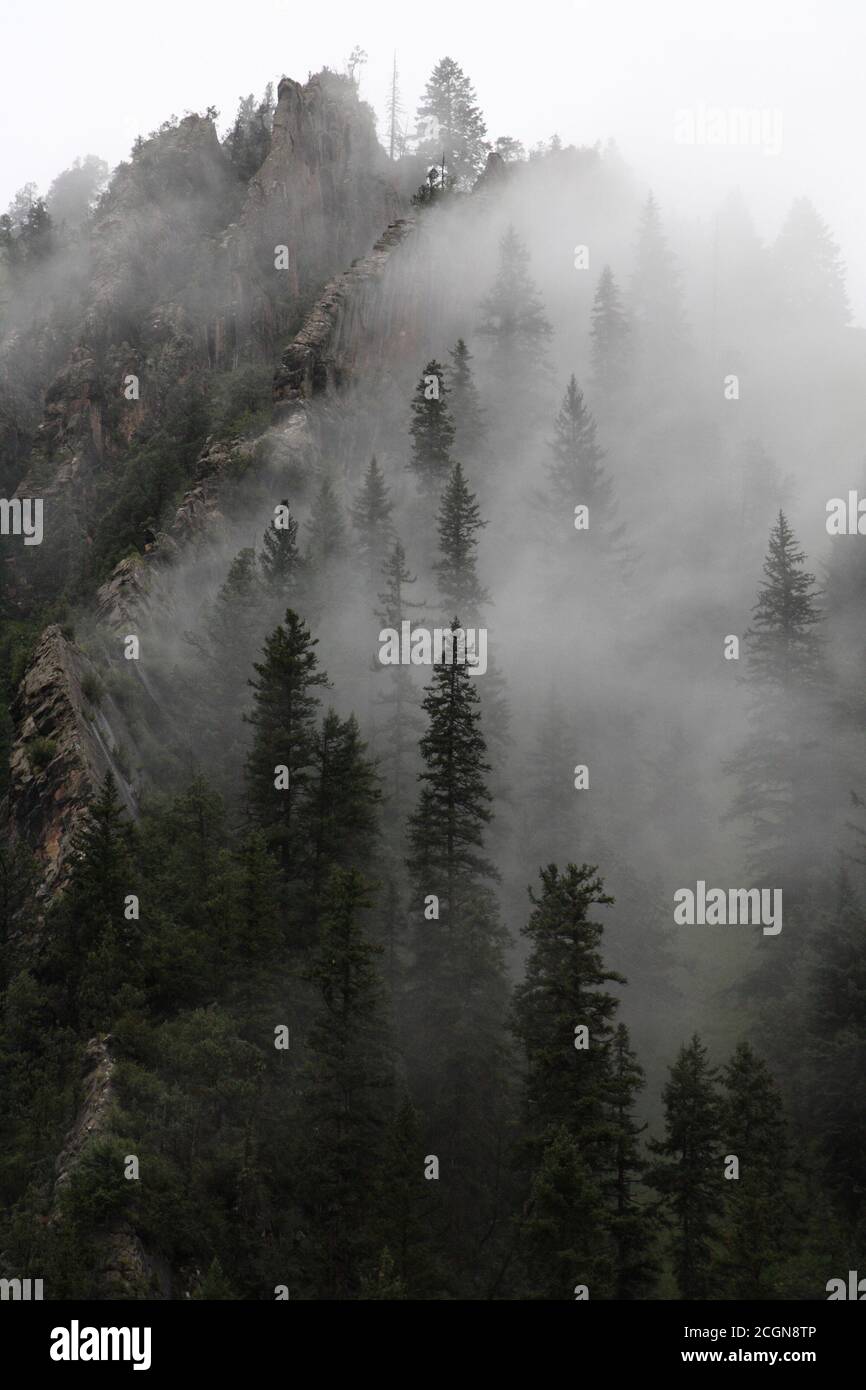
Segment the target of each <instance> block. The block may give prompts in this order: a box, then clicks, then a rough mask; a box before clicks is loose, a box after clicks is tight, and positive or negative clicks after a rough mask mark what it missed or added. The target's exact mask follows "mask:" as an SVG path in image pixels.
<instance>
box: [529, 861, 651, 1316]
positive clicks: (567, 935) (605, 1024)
mask: <svg viewBox="0 0 866 1390" xmlns="http://www.w3.org/2000/svg"><path fill="white" fill-rule="evenodd" d="M540 876H541V884H542V891H541V895H540V896H539V897H536V896H535V894H534V893H533V892H532V891H530V898H531V901H532V903H533V905H534V907H533V912H532V915H531V916H530V919H529V922H528V923H527V924H526V926H525V927H523V928H522V932H523V934H524V935H525V936H527V937H528V938H529V940H530V942H531V949H530V954H529V959H528V961H527V965H526V974H525V978H524V980H523V981H522V982H521V983H520V984H519V985H518V986H517V987H516V989H515V991H514V1007H513V1024H512V1026H513V1029H514V1031H515V1033H516V1035H517V1037H518V1038H519V1039H520V1041H521V1043H522V1045H523V1048H524V1051H525V1054H526V1070H525V1075H524V1082H523V1117H522V1127H521V1135H520V1153H521V1155H522V1162H523V1165H524V1167H525V1169H526V1178H525V1181H526V1183H527V1185H528V1188H529V1193H530V1196H529V1203H528V1211H529V1212H530V1216H529V1217H528V1218H527V1219H526V1220H524V1221H522V1222H521V1223H520V1226H519V1230H520V1233H521V1243H524V1242H526V1250H525V1256H526V1261H527V1272H528V1274H529V1276H530V1279H531V1280H532V1281H535V1280H536V1279H537V1278H538V1277H539V1272H540V1266H541V1265H542V1264H543V1263H544V1259H545V1258H546V1259H548V1260H549V1261H550V1270H551V1275H553V1274H554V1272H555V1285H553V1286H551V1287H556V1288H558V1289H559V1292H558V1293H553V1292H550V1293H548V1294H547V1295H546V1296H548V1297H557V1298H566V1297H569V1296H570V1293H569V1289H570V1285H566V1286H565V1287H563V1284H562V1280H563V1278H564V1277H565V1276H566V1275H567V1274H568V1268H567V1267H561V1268H560V1267H558V1256H557V1250H560V1251H561V1250H566V1251H568V1256H569V1258H570V1259H575V1258H577V1255H576V1253H575V1252H576V1251H577V1252H579V1260H578V1264H577V1265H576V1266H575V1267H574V1268H573V1269H572V1270H571V1273H572V1274H573V1279H572V1282H574V1281H575V1280H576V1281H577V1282H580V1283H586V1284H588V1285H590V1296H591V1297H593V1298H598V1297H602V1298H604V1297H618V1298H632V1297H636V1296H639V1295H640V1294H641V1293H643V1292H645V1291H646V1287H647V1284H648V1282H649V1280H650V1279H651V1277H652V1274H653V1264H652V1259H651V1255H650V1245H651V1237H652V1226H651V1221H650V1218H649V1217H648V1214H647V1212H646V1210H645V1209H644V1208H642V1207H641V1206H639V1204H638V1202H637V1200H636V1197H635V1194H634V1186H635V1183H636V1179H637V1175H638V1173H639V1172H640V1171H641V1160H640V1155H639V1146H638V1135H639V1133H640V1129H639V1127H638V1125H637V1124H636V1122H635V1121H634V1120H633V1118H632V1110H633V1106H634V1099H635V1095H636V1093H637V1091H638V1090H639V1088H640V1086H641V1085H642V1080H643V1075H642V1072H641V1070H640V1067H638V1065H637V1062H636V1060H635V1058H634V1054H633V1053H632V1052H631V1050H630V1048H629V1044H628V1033H627V1031H626V1030H625V1028H624V1027H623V1026H622V1025H620V1026H619V1027H618V1028H616V1029H614V1023H613V1019H614V1015H615V1013H616V1010H617V1007H618V1002H617V999H616V998H615V996H614V995H613V994H611V993H610V992H609V991H608V990H606V989H605V985H607V984H609V983H611V984H614V983H619V984H623V983H625V981H624V979H623V976H621V975H619V974H617V973H615V972H613V971H609V970H607V968H606V967H605V965H604V962H603V960H602V956H601V950H600V947H601V938H602V932H603V929H602V926H601V924H600V923H598V922H594V921H592V920H591V919H590V918H589V916H588V913H589V911H590V910H591V909H592V908H593V907H594V906H607V905H610V904H611V903H612V902H613V899H612V898H611V897H609V896H608V895H607V894H605V893H604V891H603V883H602V880H601V879H600V878H599V877H598V876H597V874H596V870H595V868H594V867H592V866H590V865H587V864H583V865H581V867H580V868H578V867H577V866H576V865H575V864H569V865H568V866H567V868H566V870H565V872H564V873H560V872H559V870H558V869H557V867H556V865H555V864H550V865H548V866H547V868H546V869H542V870H541V871H540ZM584 1028H585V1029H586V1030H587V1032H586V1034H585V1035H584V1034H583V1033H582V1032H579V1031H578V1030H582V1029H584ZM584 1043H585V1046H584V1045H583V1044H584ZM572 1203H573V1204H574V1205H573V1206H572V1205H571V1204H572ZM560 1230H561V1231H562V1232H565V1233H567V1232H569V1231H572V1232H574V1233H575V1235H574V1239H575V1241H576V1244H575V1246H574V1248H571V1247H569V1246H568V1245H567V1243H566V1241H567V1237H566V1240H565V1241H563V1242H562V1243H561V1244H559V1245H557V1243H556V1242H557V1240H559V1239H560V1236H559V1231H560ZM580 1232H582V1235H581V1236H580V1239H579V1240H578V1239H577V1233H580ZM545 1286H546V1282H545V1280H544V1277H543V1276H542V1287H545Z"/></svg>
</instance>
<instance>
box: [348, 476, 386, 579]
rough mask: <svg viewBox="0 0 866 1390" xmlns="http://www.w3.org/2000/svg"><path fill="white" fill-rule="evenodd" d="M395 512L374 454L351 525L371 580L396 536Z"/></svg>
mask: <svg viewBox="0 0 866 1390" xmlns="http://www.w3.org/2000/svg"><path fill="white" fill-rule="evenodd" d="M393 510H394V507H393V503H392V502H391V501H390V500H389V497H388V485H387V483H386V482H385V479H384V477H383V476H382V470H381V468H380V467H379V465H378V463H377V462H376V455H375V454H374V455H373V457H372V458H371V459H370V464H369V467H368V468H367V472H366V473H365V475H364V483H363V486H362V487H361V489H360V491H359V493H358V496H357V498H356V499H355V503H354V505H353V507H352V525H353V527H354V528H355V531H356V532H357V536H358V541H357V546H358V554H359V558H360V560H361V564H362V566H363V567H364V569H365V570H366V572H367V574H368V575H369V576H370V578H371V579H374V578H375V577H376V576H377V575H378V573H379V570H380V568H381V565H382V561H383V558H384V556H385V554H386V551H387V548H388V546H389V544H390V542H391V540H392V537H393V527H392V525H391V512H392V511H393Z"/></svg>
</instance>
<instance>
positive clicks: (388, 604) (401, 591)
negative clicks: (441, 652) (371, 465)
mask: <svg viewBox="0 0 866 1390" xmlns="http://www.w3.org/2000/svg"><path fill="white" fill-rule="evenodd" d="M382 578H383V580H384V583H385V587H384V589H382V590H380V592H379V603H380V604H381V607H380V608H378V609H376V617H377V618H378V619H379V620H380V622H381V623H382V624H383V626H384V627H390V628H392V629H393V630H394V631H395V632H399V631H400V624H401V623H402V622H403V621H404V620H407V621H411V619H412V614H413V612H416V613H417V612H418V611H419V610H420V609H422V608H423V607H424V605H423V604H421V603H415V602H414V601H413V600H412V599H410V598H408V597H407V595H406V589H407V588H408V587H409V586H410V585H411V584H415V583H417V576H416V575H413V574H411V573H410V571H409V567H408V565H407V564H406V552H405V550H404V549H403V546H402V544H401V542H400V541H399V540H395V541H394V544H393V547H392V549H391V551H390V553H389V555H388V557H387V559H386V560H385V563H384V565H383V566H382ZM386 669H387V676H386V679H387V688H386V689H384V690H379V691H377V694H376V704H377V706H379V707H380V708H381V709H382V712H383V714H384V717H385V720H386V736H387V740H388V745H387V746H388V757H387V759H386V760H385V763H384V778H385V786H386V788H387V793H388V801H387V804H386V808H385V818H386V822H387V823H389V824H391V825H392V826H393V825H394V824H395V823H396V822H398V821H399V822H400V823H401V824H402V822H403V821H404V820H405V817H406V814H407V808H406V805H405V799H406V796H407V793H408V791H409V773H410V770H411V769H412V767H413V766H414V763H415V756H414V754H415V750H416V748H417V744H418V735H419V733H420V729H421V719H420V714H419V712H418V700H417V698H416V695H415V684H414V682H413V680H412V676H411V673H410V671H409V670H408V668H407V667H405V666H402V665H395V666H389V667H387V668H386Z"/></svg>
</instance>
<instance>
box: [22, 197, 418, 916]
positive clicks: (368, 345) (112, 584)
mask: <svg viewBox="0 0 866 1390" xmlns="http://www.w3.org/2000/svg"><path fill="white" fill-rule="evenodd" d="M413 234H414V222H413V220H412V219H405V220H398V221H397V222H395V223H394V224H393V225H391V226H390V227H389V228H388V229H387V230H386V232H385V233H384V235H383V236H381V237H380V238H379V239H378V240H377V241H376V243H375V245H374V247H373V249H372V251H371V252H370V254H369V255H368V256H365V257H364V258H362V259H359V260H357V261H356V262H355V263H354V265H352V266H351V267H350V268H349V269H348V270H347V271H346V272H344V273H343V274H341V275H339V276H337V277H336V278H335V279H334V280H332V281H331V282H330V283H329V284H328V285H327V286H326V287H325V289H324V291H323V293H322V294H321V296H320V298H319V299H318V300H317V302H316V303H315V305H314V306H313V308H312V309H311V311H310V312H309V314H308V315H307V317H306V319H305V321H304V324H303V326H302V328H301V330H300V332H299V333H297V334H296V335H295V337H294V338H293V340H292V342H291V343H290V344H289V345H288V346H287V348H286V350H285V351H284V353H283V355H282V359H281V362H280V364H279V366H278V367H277V369H276V372H275V375H274V387H273V396H274V425H273V427H272V428H271V429H270V430H269V431H267V432H266V434H265V435H264V436H263V437H261V438H260V439H258V440H243V441H238V440H235V441H221V440H209V441H208V443H207V445H206V446H205V449H204V450H203V452H202V455H201V458H200V459H199V463H198V467H197V470H196V473H197V476H196V480H195V482H194V484H193V486H192V487H191V488H189V490H188V491H187V493H186V495H185V496H184V498H183V499H182V501H181V503H180V505H179V506H178V508H177V511H176V514H175V517H174V519H173V521H172V523H171V524H170V526H169V527H168V528H167V530H166V531H165V532H164V533H160V535H159V536H158V537H157V538H156V539H155V542H154V544H153V545H151V546H149V547H148V549H147V552H146V553H145V554H144V555H139V556H133V557H130V558H127V559H124V560H122V561H121V562H120V563H119V564H118V565H117V566H116V567H115V569H114V572H113V573H112V575H111V577H110V579H109V580H108V581H107V582H106V583H105V584H103V585H102V587H101V588H100V589H99V591H98V593H97V596H96V602H95V605H94V612H93V619H94V625H95V630H96V633H97V640H96V642H95V643H94V644H93V646H94V650H93V654H92V655H87V654H86V653H85V652H84V651H83V650H81V649H80V648H79V647H78V646H77V645H76V644H75V643H74V642H73V641H71V640H70V639H69V638H68V637H66V636H65V635H64V633H63V631H62V630H61V628H60V627H58V626H56V625H54V626H52V627H49V628H47V629H46V631H45V633H44V634H43V636H42V639H41V641H40V643H39V646H38V648H37V650H36V652H35V654H34V657H33V659H32V661H31V663H30V665H29V667H28V670H27V672H26V674H25V677H24V679H23V681H22V682H21V686H20V688H19V691H18V694H17V697H16V700H15V704H14V707H13V710H12V716H13V721H14V727H15V742H14V747H13V753H12V778H11V786H10V791H9V798H8V807H9V815H10V820H11V822H12V825H13V828H14V831H15V833H17V834H18V835H20V836H21V837H22V838H23V839H24V840H25V841H26V842H27V843H28V844H29V845H30V847H31V848H32V849H34V850H35V852H36V853H37V855H38V857H39V859H40V861H41V862H42V865H43V869H44V876H45V881H44V888H43V892H50V891H52V890H53V889H54V888H55V887H56V886H57V885H58V884H59V883H60V882H62V877H63V869H64V865H65V863H66V861H67V859H68V855H69V851H70V847H71V844H72V841H73V838H74V835H75V830H76V827H77V825H78V822H79V818H80V815H81V812H82V810H83V808H84V806H85V805H86V804H87V801H88V799H89V798H90V796H91V795H92V792H93V790H94V788H95V787H96V786H97V785H98V783H99V782H100V781H101V780H102V778H103V777H104V775H105V773H106V771H111V773H112V775H113V776H114V778H115V780H116V782H117V784H118V787H119V788H120V790H121V793H122V795H123V797H124V800H125V804H126V807H127V810H128V812H129V814H130V815H132V816H133V817H135V816H136V815H137V812H138V794H139V792H140V790H141V787H142V784H143V780H144V779H145V778H146V772H145V770H144V769H145V768H146V766H147V762H148V759H147V756H146V755H145V754H144V753H143V752H142V751H141V750H140V747H139V744H140V735H141V731H140V725H139V724H135V725H134V726H131V725H130V722H129V720H128V719H127V716H126V714H125V712H124V708H123V706H122V703H121V701H120V698H119V697H118V698H115V695H114V694H113V693H112V691H113V690H115V689H116V686H117V681H116V675H117V671H118V665H119V666H120V667H122V668H125V669H124V671H123V674H124V675H126V674H127V672H128V673H130V674H131V675H132V676H137V677H138V679H139V681H140V682H143V680H144V677H143V675H142V673H141V672H140V671H139V669H138V668H139V663H138V662H135V661H131V662H124V661H122V660H121V659H120V658H119V655H118V653H119V647H118V641H117V634H118V633H125V632H129V631H132V632H135V631H138V630H140V628H141V626H142V625H144V624H151V625H153V624H155V625H157V626H159V625H162V626H165V625H168V626H171V625H173V623H174V622H175V618H174V614H173V607H172V601H173V600H172V576H171V571H172V566H173V565H174V564H175V563H177V561H178V560H179V559H182V558H183V557H184V556H187V555H188V554H189V553H190V550H191V549H194V548H195V547H197V546H201V545H206V544H209V543H215V542H217V541H218V540H219V539H220V537H221V535H222V534H223V531H224V520H225V518H224V514H223V510H222V507H223V492H224V488H225V484H226V480H227V478H228V477H230V476H232V467H233V466H234V465H236V464H237V462H238V459H239V458H240V459H241V460H245V461H246V463H247V465H248V466H250V467H252V468H253V471H254V472H255V468H256V465H257V464H259V465H260V466H261V467H262V468H268V467H270V468H271V469H273V468H278V470H279V472H280V474H281V476H283V477H285V476H289V475H293V476H296V477H301V478H305V477H309V476H310V475H311V473H312V471H313V470H314V468H315V466H316V463H317V461H318V459H319V456H320V438H319V433H320V421H319V412H320V410H321V408H322V407H323V406H325V407H327V405H328V403H329V402H334V403H337V402H338V401H339V399H340V397H341V394H342V393H343V391H344V390H346V389H348V387H349V385H350V384H351V382H352V381H353V380H354V378H355V376H356V374H357V372H358V371H359V369H360V367H361V366H362V365H363V364H368V363H369V362H370V361H371V360H373V359H375V358H376V357H377V354H378V353H380V352H381V349H382V342H381V340H380V338H379V336H378V333H379V326H380V325H381V321H382V305H383V303H385V302H386V301H387V299H388V295H389V293H390V290H389V276H390V275H391V274H393V273H394V269H395V265H398V264H399V260H400V254H401V252H402V249H403V248H404V246H405V245H406V244H407V243H411V241H412V237H413ZM368 320H369V322H370V323H371V324H374V325H376V326H377V328H376V333H374V335H373V336H371V335H370V332H369V331H368V329H367V328H366V327H365V324H366V323H367V321H368ZM99 634H101V637H100V636H99ZM109 650H110V652H111V655H110V656H109V655H108V652H109ZM149 704H150V705H151V706H152V705H153V701H152V700H150V701H149Z"/></svg>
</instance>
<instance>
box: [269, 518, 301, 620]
mask: <svg viewBox="0 0 866 1390" xmlns="http://www.w3.org/2000/svg"><path fill="white" fill-rule="evenodd" d="M259 564H260V566H261V570H262V574H263V576H264V581H265V586H266V588H267V589H268V590H269V591H270V592H271V593H272V594H273V595H275V597H278V598H279V599H281V600H282V601H283V602H285V601H286V599H287V598H288V596H289V594H290V593H291V592H292V590H293V589H294V587H295V585H296V584H297V581H298V579H299V577H300V575H301V573H302V570H303V560H302V558H301V553H300V550H299V549H298V523H297V520H296V518H295V517H294V516H293V515H292V513H291V510H290V508H289V503H288V500H287V499H286V498H285V497H284V498H283V500H282V501H281V502H280V508H279V512H278V514H277V515H276V516H275V517H274V520H273V521H272V522H271V524H270V526H269V527H268V529H267V531H265V534H264V535H263V536H262V549H261V553H260V555H259Z"/></svg>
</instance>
